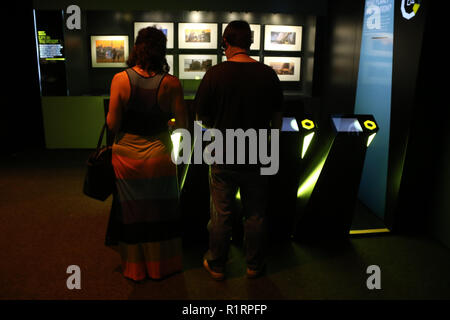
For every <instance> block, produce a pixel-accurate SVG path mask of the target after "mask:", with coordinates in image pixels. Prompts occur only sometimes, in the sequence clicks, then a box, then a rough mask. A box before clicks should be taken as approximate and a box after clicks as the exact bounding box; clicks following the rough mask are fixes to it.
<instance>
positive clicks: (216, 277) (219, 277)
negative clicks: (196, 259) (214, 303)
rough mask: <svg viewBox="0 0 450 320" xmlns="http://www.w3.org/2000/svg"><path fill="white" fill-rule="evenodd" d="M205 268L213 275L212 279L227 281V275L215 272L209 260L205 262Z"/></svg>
mask: <svg viewBox="0 0 450 320" xmlns="http://www.w3.org/2000/svg"><path fill="white" fill-rule="evenodd" d="M203 267H204V268H205V269H206V271H208V272H209V274H210V275H211V278H213V279H214V280H223V279H225V273H223V272H216V271H213V270H212V269H211V268H210V267H209V265H208V260H206V259H204V260H203Z"/></svg>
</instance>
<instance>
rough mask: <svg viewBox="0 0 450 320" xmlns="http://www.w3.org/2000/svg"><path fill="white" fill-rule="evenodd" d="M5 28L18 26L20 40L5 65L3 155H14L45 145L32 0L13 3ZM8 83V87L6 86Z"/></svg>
mask: <svg viewBox="0 0 450 320" xmlns="http://www.w3.org/2000/svg"><path fill="white" fill-rule="evenodd" d="M4 14H5V16H7V17H8V18H7V19H2V23H4V24H5V25H4V26H3V25H2V27H3V28H2V29H3V30H11V23H12V21H16V22H17V21H20V23H15V25H14V36H13V38H14V39H15V40H18V41H16V42H15V43H16V45H15V46H13V47H12V48H14V57H13V58H12V56H10V57H9V60H7V59H5V60H4V61H3V64H2V68H3V74H4V75H5V79H6V84H4V86H3V96H2V116H1V117H0V118H1V120H2V125H1V126H0V128H1V129H0V130H1V137H2V148H0V149H1V151H0V154H2V155H4V154H6V155H10V154H14V153H17V152H20V151H22V150H24V149H29V148H43V147H44V146H45V140H44V130H43V124H42V112H41V102H40V95H39V79H38V69H37V68H38V67H37V56H36V54H37V53H36V45H35V33H34V24H33V12H32V3H31V1H24V2H20V4H19V3H18V2H16V3H13V4H12V6H8V7H7V8H5V10H4ZM5 86H6V87H5Z"/></svg>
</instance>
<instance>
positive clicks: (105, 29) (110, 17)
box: [65, 10, 316, 96]
mask: <svg viewBox="0 0 450 320" xmlns="http://www.w3.org/2000/svg"><path fill="white" fill-rule="evenodd" d="M201 13H202V14H203V16H204V17H202V22H205V23H218V32H219V33H220V32H221V28H222V23H225V22H228V21H229V20H230V19H231V18H230V16H229V12H209V13H205V12H201ZM82 18H83V19H82V25H81V30H76V31H71V30H66V32H65V39H66V41H65V42H66V48H65V52H66V57H67V61H66V65H67V70H68V72H67V75H68V88H69V95H73V96H79V95H108V94H109V89H110V83H111V79H112V78H113V76H114V74H116V73H117V72H120V71H122V70H123V68H92V67H91V57H90V50H91V44H90V36H91V35H128V39H129V42H130V44H129V47H130V49H131V48H132V42H133V40H134V22H136V21H152V20H153V21H158V20H159V21H161V20H163V21H174V22H191V21H190V19H192V18H191V15H190V12H188V11H173V12H166V11H156V10H155V11H151V12H149V11H130V12H129V11H84V12H83V14H82ZM247 20H249V21H248V22H249V23H255V24H260V25H261V26H262V27H261V36H263V35H264V25H265V24H274V23H277V22H278V23H280V22H281V21H282V22H283V23H286V24H291V25H302V26H303V37H302V51H301V52H273V51H264V50H263V49H262V45H261V49H260V50H253V51H251V52H250V54H251V55H257V56H260V60H261V61H262V59H263V56H298V57H301V58H302V63H301V69H302V70H301V81H300V82H298V81H297V82H283V83H282V85H283V88H284V89H285V90H294V91H299V92H301V93H303V94H306V95H311V86H312V78H313V76H312V73H313V69H314V39H315V27H316V23H315V22H316V21H315V16H303V15H301V14H295V15H294V14H289V15H288V14H277V15H276V16H275V15H273V14H271V13H252V14H251V15H250V16H249V19H247ZM174 34H175V40H176V39H178V30H177V25H175V28H174ZM219 39H220V37H219ZM261 43H263V42H261ZM177 45H178V43H177V41H174V46H175V49H168V50H167V54H173V55H175V56H174V74H175V75H177V74H178V72H177V71H178V59H177V58H178V56H177V54H198V53H200V51H199V50H188V49H178V48H177ZM217 47H218V48H217V49H207V50H201V53H202V54H213V55H216V56H218V62H220V61H221V60H220V59H221V56H222V50H221V49H220V48H219V45H218V46H217ZM181 82H182V84H183V87H184V89H185V92H187V93H189V90H190V88H194V89H195V88H196V87H197V86H198V84H199V83H200V80H182V81H181ZM187 82H190V83H187ZM192 82H193V83H192ZM191 90H192V89H191ZM191 93H194V92H191Z"/></svg>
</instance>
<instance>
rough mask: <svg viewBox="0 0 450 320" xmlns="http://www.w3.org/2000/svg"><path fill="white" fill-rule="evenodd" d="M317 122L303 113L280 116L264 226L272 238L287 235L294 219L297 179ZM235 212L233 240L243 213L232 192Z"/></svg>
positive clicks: (237, 237)
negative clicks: (275, 169)
mask: <svg viewBox="0 0 450 320" xmlns="http://www.w3.org/2000/svg"><path fill="white" fill-rule="evenodd" d="M316 131H317V124H316V123H315V122H314V121H313V120H312V117H311V116H307V115H305V114H304V113H303V112H298V113H297V114H295V115H294V114H291V115H289V114H288V116H286V117H283V123H282V127H281V132H280V141H279V170H278V173H277V174H275V175H273V176H269V198H268V204H267V212H266V225H267V231H268V235H269V238H270V239H271V240H272V241H284V240H289V239H290V238H291V235H292V232H293V226H294V221H295V209H296V199H297V189H298V182H299V179H300V177H301V174H302V172H303V170H304V168H305V164H306V163H307V162H308V161H309V158H310V154H311V148H312V146H314V141H315V139H314V138H315V134H316ZM236 202H237V208H238V210H237V214H236V215H235V217H236V219H235V222H234V225H233V241H234V242H235V243H240V242H241V241H242V236H243V224H242V219H243V214H242V203H241V197H240V192H239V191H238V193H237V194H236Z"/></svg>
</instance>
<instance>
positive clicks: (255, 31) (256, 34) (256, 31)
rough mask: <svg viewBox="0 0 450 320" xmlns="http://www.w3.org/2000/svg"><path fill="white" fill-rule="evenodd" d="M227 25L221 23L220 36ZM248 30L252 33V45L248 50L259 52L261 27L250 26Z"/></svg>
mask: <svg viewBox="0 0 450 320" xmlns="http://www.w3.org/2000/svg"><path fill="white" fill-rule="evenodd" d="M227 25H228V23H222V35H223V32H224V31H225V28H226V27H227ZM250 30H251V31H252V37H253V43H252V45H251V46H250V50H259V49H260V47H261V25H260V24H250Z"/></svg>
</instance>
